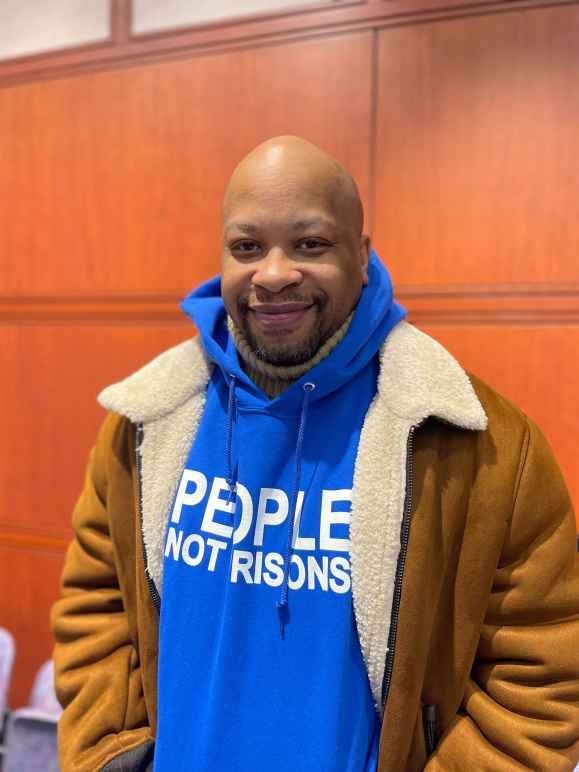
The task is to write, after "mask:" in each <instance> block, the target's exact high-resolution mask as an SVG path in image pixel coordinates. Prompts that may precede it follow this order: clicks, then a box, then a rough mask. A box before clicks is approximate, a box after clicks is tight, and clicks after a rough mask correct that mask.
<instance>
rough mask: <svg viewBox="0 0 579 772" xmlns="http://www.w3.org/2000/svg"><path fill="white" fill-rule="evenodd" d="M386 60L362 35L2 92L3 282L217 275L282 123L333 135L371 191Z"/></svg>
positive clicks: (127, 282) (143, 285)
mask: <svg viewBox="0 0 579 772" xmlns="http://www.w3.org/2000/svg"><path fill="white" fill-rule="evenodd" d="M370 72H371V36H370V35H369V34H360V35H352V36H343V37H339V38H336V39H328V40H324V41H319V42H315V43H314V42H308V43H299V44H292V45H287V46H273V47H269V48H261V49H257V50H254V51H244V52H241V53H237V54H222V55H218V56H208V57H204V58H202V59H192V60H189V61H186V62H176V63H170V64H163V65H155V66H150V67H143V68H140V69H134V70H126V71H121V72H112V73H100V74H98V75H87V76H85V77H81V78H71V79H69V80H62V81H55V82H52V83H47V84H32V85H28V86H22V87H20V88H14V89H7V90H4V91H0V144H1V145H2V147H3V154H4V161H3V165H2V173H1V174H0V199H1V200H2V201H3V202H4V203H3V206H2V207H0V254H3V255H8V261H7V263H5V264H4V265H3V270H2V272H1V273H0V293H8V294H11V293H16V294H29V293H35V292H47V293H57V294H58V293H62V292H67V293H73V294H76V293H87V292H96V293H98V292H117V293H118V292H121V293H122V292H126V291H131V292H149V291H154V292H163V291H167V290H175V289H179V288H183V289H188V288H190V287H191V286H192V285H194V284H195V283H196V282H197V281H199V280H200V279H201V278H207V277H208V276H209V275H211V274H213V273H217V271H218V267H219V208H220V199H221V195H222V193H223V189H224V187H225V184H226V181H227V179H228V177H229V175H230V173H231V171H232V169H233V167H234V165H235V164H236V163H237V161H238V160H239V159H240V158H241V157H242V156H243V155H244V154H245V153H246V152H248V151H249V150H250V149H251V148H252V147H253V146H254V145H256V144H257V143H259V142H260V141H262V140H264V139H266V138H268V137H270V136H274V135H276V134H288V133H296V134H300V135H303V136H305V137H306V138H308V139H310V140H311V141H313V142H315V143H318V144H320V145H322V146H323V147H324V148H325V149H327V150H328V151H329V152H330V153H332V154H334V155H336V156H337V157H338V158H339V159H340V160H341V161H342V162H343V163H344V164H345V165H346V166H347V167H348V168H349V169H350V170H351V172H352V174H353V175H354V176H355V177H356V179H357V180H358V182H359V184H360V188H361V191H362V194H363V196H364V197H365V198H366V199H367V194H368V181H369V169H368V146H369V139H370V133H369V131H370V84H371V77H370ZM306 84H307V87H306Z"/></svg>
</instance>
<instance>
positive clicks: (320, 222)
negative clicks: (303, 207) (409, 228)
mask: <svg viewBox="0 0 579 772" xmlns="http://www.w3.org/2000/svg"><path fill="white" fill-rule="evenodd" d="M324 225H327V226H329V227H330V228H333V227H335V223H334V222H332V220H329V219H328V218H327V217H313V218H312V219H311V220H296V221H295V222H293V223H291V225H290V227H291V228H292V229H293V230H296V231H305V230H307V229H308V228H319V227H320V226H322V227H323V226H324Z"/></svg>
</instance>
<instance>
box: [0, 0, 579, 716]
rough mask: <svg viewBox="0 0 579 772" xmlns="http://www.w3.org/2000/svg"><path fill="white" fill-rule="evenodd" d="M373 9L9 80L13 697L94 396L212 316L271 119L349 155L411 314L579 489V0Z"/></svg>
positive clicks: (4, 185)
mask: <svg viewBox="0 0 579 772" xmlns="http://www.w3.org/2000/svg"><path fill="white" fill-rule="evenodd" d="M350 5H351V6H352V7H350V8H349V9H348V11H347V12H348V14H350V16H349V17H348V18H349V24H350V27H355V28H350V27H347V28H346V27H339V26H338V27H332V28H329V27H320V28H316V30H315V31H314V32H312V31H311V30H309V29H308V28H307V27H306V26H304V28H303V30H302V32H301V33H300V36H298V35H297V33H294V36H293V38H292V39H285V38H284V39H277V38H276V34H275V31H276V28H275V24H276V22H275V20H271V21H270V22H269V25H270V27H269V28H270V32H271V35H270V38H269V39H267V40H264V39H259V40H256V41H255V42H254V43H252V44H251V45H249V44H248V45H246V46H245V47H243V48H239V49H235V50H234V49H229V50H223V51H203V52H201V53H200V52H199V51H196V52H195V55H190V56H189V55H187V52H186V51H185V52H182V53H181V56H180V58H178V59H175V60H172V59H171V60H167V61H154V62H148V63H144V64H138V65H135V66H132V67H130V68H127V67H124V66H122V67H121V66H119V68H118V69H114V68H110V69H108V70H107V71H98V72H86V73H83V72H78V73H76V72H75V73H73V74H70V73H69V75H68V77H59V78H58V79H53V80H50V79H48V80H47V79H46V73H44V74H43V75H42V78H43V79H42V80H38V81H37V80H35V79H31V81H30V82H26V83H22V84H13V85H9V86H6V87H4V88H3V89H0V148H1V150H0V152H1V153H2V158H3V160H2V165H1V170H0V200H1V201H2V206H0V255H2V258H1V261H2V262H1V265H2V270H1V271H0V347H1V348H0V350H1V351H2V378H1V379H0V396H1V399H2V400H3V404H4V417H5V418H4V423H3V431H2V440H1V441H0V553H1V558H0V566H1V568H0V574H1V578H0V586H1V587H2V595H1V597H0V604H1V605H0V624H2V625H5V626H6V627H8V628H9V629H11V630H12V632H13V633H14V634H15V636H16V638H17V642H18V654H17V668H16V677H15V680H14V687H13V690H12V695H11V697H12V699H11V701H12V704H13V705H17V704H21V703H22V702H24V701H25V699H26V696H27V694H28V691H29V689H30V686H31V681H32V676H33V673H34V672H35V670H36V669H37V667H38V666H39V665H40V663H41V662H42V661H43V659H45V658H47V657H48V656H50V651H51V639H50V632H49V627H48V616H47V615H48V609H49V607H50V605H51V603H52V601H53V599H54V598H55V597H56V594H57V592H58V581H59V574H60V569H61V563H62V557H63V554H64V549H65V545H66V542H67V540H68V538H69V536H70V526H69V522H70V513H71V509H72V507H73V504H74V501H75V498H76V496H77V494H78V492H79V490H80V486H81V484H82V477H83V471H84V466H85V463H86V459H87V455H88V451H89V448H90V446H91V444H92V442H93V441H94V438H95V433H96V430H97V427H98V425H99V423H100V421H101V420H102V418H103V412H102V411H101V409H100V408H99V407H98V406H97V404H96V402H95V395H96V394H97V392H98V391H99V390H100V389H101V388H102V387H103V386H105V385H106V384H107V383H109V382H112V381H114V380H116V379H119V378H120V377H122V376H123V375H125V374H127V373H129V372H131V371H132V370H133V369H135V368H136V367H137V366H139V365H140V364H142V363H144V362H145V361H147V360H148V359H150V358H151V357H152V356H154V355H155V354H156V353H157V352H159V351H161V350H162V349H163V348H165V347H167V346H170V345H172V344H173V343H175V342H177V341H178V340H181V339H184V338H185V337H187V336H188V335H190V334H191V326H190V324H189V323H188V321H187V320H185V319H184V318H181V317H180V315H179V312H178V310H177V308H176V304H177V301H178V299H179V298H180V297H182V296H183V295H184V294H185V293H186V292H187V291H189V290H190V289H191V287H193V286H194V285H196V284H197V283H198V282H199V281H201V280H202V279H205V278H207V277H208V276H210V275H212V274H214V273H216V272H217V271H218V269H219V265H218V257H217V256H218V251H219V250H218V210H219V199H220V195H221V192H222V190H223V187H224V185H225V182H226V180H227V177H228V175H229V173H230V172H231V170H232V167H233V166H234V164H235V163H236V161H237V160H238V159H239V158H240V157H241V156H242V155H243V154H244V153H246V152H247V151H248V150H249V149H250V148H251V147H253V146H254V145H255V144H257V143H258V142H260V141H261V140H263V139H265V138H266V137H268V136H272V135H275V134H279V133H296V134H301V135H303V136H305V137H307V138H308V139H310V140H311V141H313V142H316V143H318V144H320V145H321V146H323V147H324V148H325V149H327V150H328V151H329V152H330V153H333V154H335V155H336V156H337V157H338V158H339V159H340V160H341V161H342V162H343V163H344V164H345V165H346V166H347V167H348V168H349V169H350V171H351V172H352V173H353V174H354V176H355V177H356V179H357V180H358V182H359V185H360V188H361V191H362V195H363V198H364V201H365V204H366V211H367V215H368V221H369V223H370V225H371V226H372V229H373V236H374V241H375V245H376V247H377V249H378V250H379V252H380V253H381V255H382V257H383V259H384V261H385V262H386V264H387V265H388V266H389V267H390V269H391V271H392V274H393V277H394V280H395V284H396V287H397V289H398V295H399V297H400V298H401V299H402V301H403V302H404V303H405V304H406V305H407V307H408V308H409V310H410V312H411V319H414V320H415V321H416V323H417V324H419V326H421V327H422V328H423V329H425V330H426V331H428V332H429V333H431V334H432V335H434V336H435V337H437V338H438V339H439V340H441V342H442V343H444V344H445V345H446V346H448V347H449V348H450V350H451V351H453V352H454V353H455V354H456V356H457V357H458V358H459V359H460V360H461V361H462V362H463V364H464V365H465V366H466V367H468V368H470V369H471V370H473V371H474V372H476V373H477V374H478V375H480V376H482V377H483V378H485V379H486V380H488V381H489V382H490V383H491V384H492V385H494V386H496V387H497V388H498V389H499V390H501V391H502V392H503V393H504V394H506V395H507V396H509V397H510V398H511V399H513V400H514V401H515V402H516V403H517V404H519V405H520V406H521V407H523V408H524V409H525V410H526V411H527V412H528V413H529V414H530V415H531V416H532V417H533V418H535V419H536V420H537V421H538V422H539V423H540V425H541V426H542V428H543V429H544V431H545V433H546V434H547V436H548V438H549V439H550V441H551V443H552V445H553V447H554V449H555V452H556V454H557V456H558V458H559V460H560V462H561V465H562V467H563V470H564V472H565V475H566V477H567V480H568V482H569V485H570V488H571V490H572V493H573V496H574V498H575V500H576V501H578V500H579V461H578V460H577V456H576V454H574V453H573V449H572V447H571V442H572V438H573V435H574V432H575V431H576V430H577V428H578V426H577V408H576V405H577V402H578V397H579V393H578V391H579V387H578V385H577V384H578V383H579V379H578V378H577V375H578V367H579V366H578V364H577V358H576V356H575V351H576V344H577V343H579V334H578V329H579V327H578V325H577V322H578V320H579V270H578V268H577V255H578V253H579V249H578V248H579V230H578V229H577V226H576V215H575V212H574V209H575V206H576V201H577V200H579V173H578V163H579V162H578V160H577V159H578V158H579V134H577V132H576V126H577V125H579V90H578V89H577V88H576V84H577V82H578V76H579V49H578V47H577V45H576V41H577V39H579V6H578V5H577V4H564V5H560V6H553V7H531V6H532V4H529V3H522V4H521V6H522V7H521V8H520V9H518V8H517V7H516V6H517V3H509V4H508V5H509V8H508V11H509V12H508V13H503V12H502V11H503V10H504V7H503V4H501V3H489V4H486V6H485V4H482V6H481V4H480V3H479V4H478V5H479V6H481V8H482V10H480V11H479V12H478V15H476V14H474V12H473V11H472V9H470V10H469V14H464V18H463V17H462V16H461V14H460V13H458V12H455V13H453V14H452V15H449V16H448V17H441V18H436V19H430V18H429V16H428V15H425V16H423V17H421V16H420V15H419V14H417V15H415V16H414V17H413V19H412V23H405V24H401V25H396V24H395V23H392V22H391V21H388V23H387V24H386V23H385V22H384V23H383V24H382V23H381V22H380V14H379V13H377V11H376V8H377V7H378V4H377V3H376V2H372V3H369V4H368V5H365V4H359V3H357V4H350ZM386 5H388V6H402V5H403V3H384V6H386ZM414 5H416V3H415V4H414ZM424 5H425V6H432V5H433V4H432V3H425V4H424ZM459 5H460V4H457V3H449V4H448V6H449V7H451V6H453V7H454V8H455V9H456V8H458V7H459ZM466 5H468V4H466ZM354 6H355V8H354ZM352 9H354V10H352ZM356 9H358V12H359V23H358V24H357V26H356V23H355V20H356V18H357V17H356V16H355V15H354V11H355V10H356ZM369 9H371V12H370V10H369ZM332 13H333V11H332ZM280 24H282V22H280ZM283 24H287V20H285V21H283ZM283 24H282V26H283ZM227 34H229V32H228V33H227ZM154 43H155V45H156V46H157V45H158V40H155V41H154ZM139 45H143V44H139ZM120 64H123V63H120ZM59 74H60V75H61V76H62V75H63V73H62V72H60V73H59ZM1 79H2V68H0V83H1Z"/></svg>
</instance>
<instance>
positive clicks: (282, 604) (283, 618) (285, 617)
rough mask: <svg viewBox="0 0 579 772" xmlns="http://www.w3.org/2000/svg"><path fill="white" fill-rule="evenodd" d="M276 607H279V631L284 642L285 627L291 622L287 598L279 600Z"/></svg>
mask: <svg viewBox="0 0 579 772" xmlns="http://www.w3.org/2000/svg"><path fill="white" fill-rule="evenodd" d="M275 605H276V607H277V613H278V616H279V631H280V633H281V637H282V640H285V626H286V625H287V624H288V622H289V606H288V602H287V598H286V599H285V600H278V601H277V603H276V604H275Z"/></svg>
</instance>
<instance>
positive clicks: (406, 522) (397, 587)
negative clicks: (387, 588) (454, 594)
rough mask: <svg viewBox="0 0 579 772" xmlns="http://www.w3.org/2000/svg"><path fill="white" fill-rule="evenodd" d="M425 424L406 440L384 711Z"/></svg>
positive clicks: (383, 697) (384, 688)
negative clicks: (417, 445)
mask: <svg viewBox="0 0 579 772" xmlns="http://www.w3.org/2000/svg"><path fill="white" fill-rule="evenodd" d="M422 423H423V421H420V423H418V424H416V425H415V426H411V427H410V430H409V432H408V439H407V440H406V495H405V498H404V512H403V515H402V528H401V532H400V553H399V555H398V564H397V566H396V577H395V579H394V597H393V601H392V614H391V615H390V632H389V634H388V653H387V654H386V664H385V667H384V679H383V681H382V710H383V711H384V709H385V707H386V701H387V700H388V693H389V691H390V682H391V680H392V671H393V670H394V650H395V648H396V633H397V631H398V613H399V611H400V601H401V599H402V579H403V578H404V567H405V565H406V553H407V552H408V539H409V537H410V525H411V523H412V492H413V479H412V476H413V471H414V458H413V455H412V454H413V450H414V433H415V431H416V429H418V427H419V426H420V425H421V424H422Z"/></svg>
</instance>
